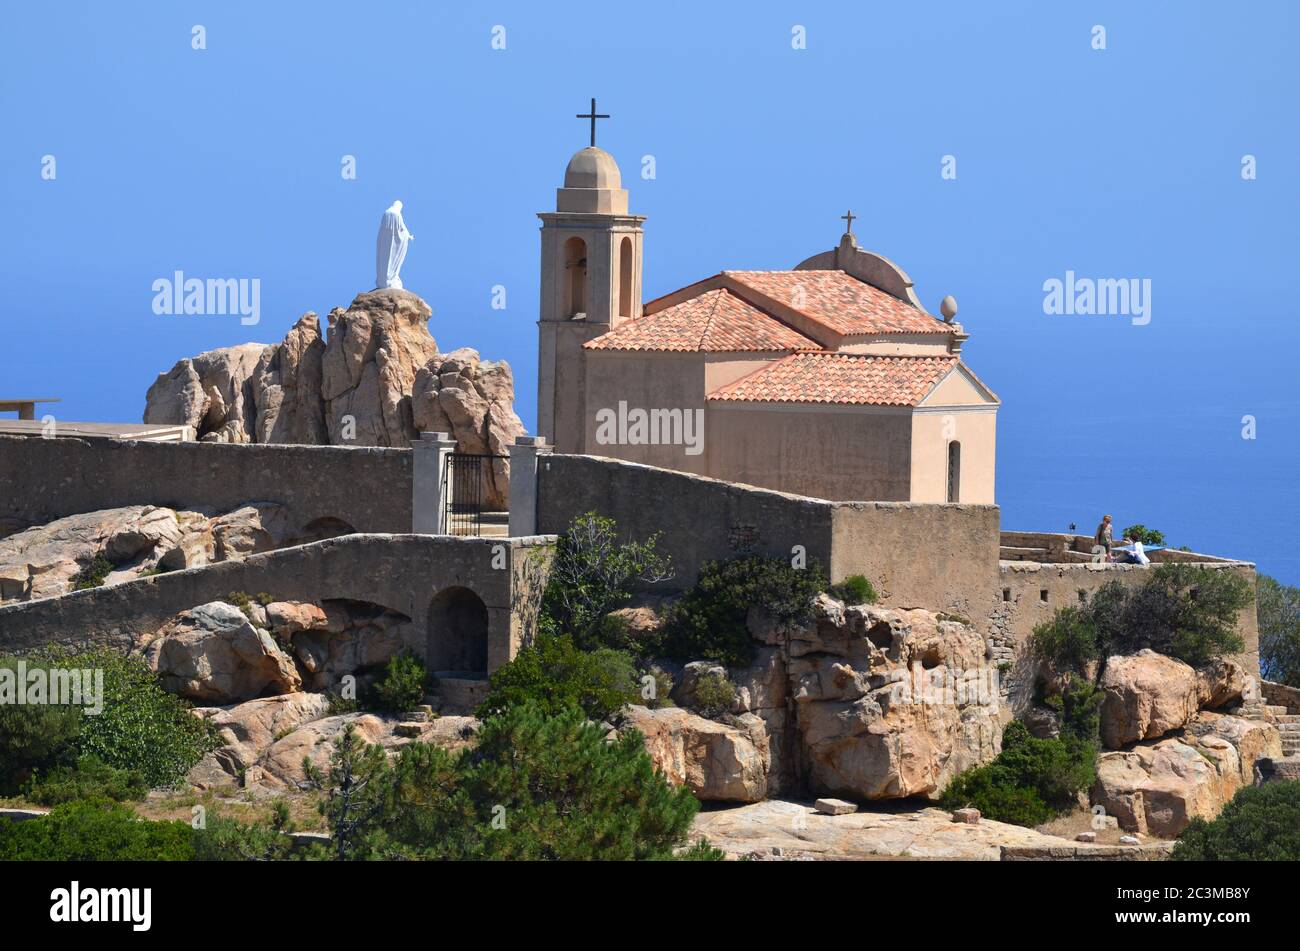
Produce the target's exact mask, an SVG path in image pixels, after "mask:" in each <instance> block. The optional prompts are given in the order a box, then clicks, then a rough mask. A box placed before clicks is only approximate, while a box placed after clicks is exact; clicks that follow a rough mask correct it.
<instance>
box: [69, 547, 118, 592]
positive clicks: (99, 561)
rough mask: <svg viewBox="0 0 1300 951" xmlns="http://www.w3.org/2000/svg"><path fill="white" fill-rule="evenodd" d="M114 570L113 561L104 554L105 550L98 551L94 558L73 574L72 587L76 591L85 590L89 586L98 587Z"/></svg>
mask: <svg viewBox="0 0 1300 951" xmlns="http://www.w3.org/2000/svg"><path fill="white" fill-rule="evenodd" d="M112 570H113V563H112V562H111V561H109V560H108V558H106V557H105V556H104V553H103V552H98V553H97V554H96V555H95V557H94V558H92V559H90V561H88V562H86V564H84V565H82V566H81V570H80V571H78V572H77V573H76V574H75V575H73V576H72V589H73V590H74V591H84V590H86V589H87V588H98V587H99V586H100V585H102V584H103V583H104V579H105V578H107V577H108V576H109V573H110V572H112Z"/></svg>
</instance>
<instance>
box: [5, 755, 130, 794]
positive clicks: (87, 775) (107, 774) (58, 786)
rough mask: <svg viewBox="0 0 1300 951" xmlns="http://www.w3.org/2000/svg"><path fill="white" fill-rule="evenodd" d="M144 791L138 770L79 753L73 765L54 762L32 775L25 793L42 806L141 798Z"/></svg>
mask: <svg viewBox="0 0 1300 951" xmlns="http://www.w3.org/2000/svg"><path fill="white" fill-rule="evenodd" d="M148 791H149V784H148V783H146V782H145V779H144V776H143V775H141V774H140V773H139V772H137V771H135V770H129V769H118V768H117V767H116V766H109V765H108V764H107V763H103V762H100V761H99V759H97V758H96V757H94V756H83V757H82V758H81V759H79V760H78V761H77V764H76V765H75V766H56V767H55V768H54V769H52V770H50V771H49V772H47V773H45V774H44V775H41V776H38V777H36V778H35V779H33V780H32V781H31V782H29V783H28V785H27V790H26V793H25V795H26V797H27V798H28V799H29V800H31V801H32V802H35V803H39V804H40V805H42V806H57V805H61V804H62V803H65V802H76V801H77V800H80V799H111V800H113V801H114V802H125V801H127V800H131V799H143V798H144V795H145V793H147V792H148Z"/></svg>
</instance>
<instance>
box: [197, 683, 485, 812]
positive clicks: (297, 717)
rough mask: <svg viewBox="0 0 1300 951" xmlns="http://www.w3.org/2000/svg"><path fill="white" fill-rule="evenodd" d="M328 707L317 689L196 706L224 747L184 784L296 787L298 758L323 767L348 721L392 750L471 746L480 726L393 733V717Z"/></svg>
mask: <svg viewBox="0 0 1300 951" xmlns="http://www.w3.org/2000/svg"><path fill="white" fill-rule="evenodd" d="M329 708H330V701H329V697H327V696H326V695H325V694H322V693H294V694H288V695H286V696H279V697H266V698H263V699H259V700H250V701H248V702H246V703H241V704H237V705H233V706H221V707H198V708H196V709H195V710H194V714H195V715H196V716H199V717H202V718H204V719H206V720H208V721H209V722H210V723H212V725H213V726H215V727H216V728H217V730H218V732H219V733H220V735H221V738H222V740H223V741H224V743H225V745H223V746H221V747H220V748H218V749H217V750H215V751H214V752H212V753H209V754H208V755H207V756H205V757H204V759H203V761H202V762H200V763H199V764H198V765H197V766H196V767H195V768H194V769H193V770H191V771H190V775H189V781H190V784H191V785H193V786H196V787H198V788H200V789H212V788H221V787H230V786H235V785H243V786H246V787H259V786H260V787H262V788H264V789H269V790H277V789H297V788H300V787H302V786H303V785H304V784H305V783H306V781H307V774H306V770H305V769H304V767H303V759H304V757H305V758H307V759H309V760H310V761H311V762H312V764H313V765H314V766H316V767H317V768H319V769H321V770H322V771H324V770H327V769H328V767H329V757H330V753H331V752H332V751H333V744H334V740H335V739H336V738H337V737H338V735H339V734H340V733H342V732H343V730H344V728H345V727H346V726H348V725H349V724H351V725H352V726H353V727H354V728H355V729H356V731H357V736H358V737H359V738H360V739H362V740H363V741H365V742H367V743H374V744H377V745H379V746H382V747H384V748H385V749H387V750H390V751H392V750H397V749H400V748H401V747H402V746H404V745H405V744H407V743H413V742H419V743H430V744H433V745H437V746H441V747H444V748H447V749H451V750H457V749H462V748H464V747H466V746H469V745H471V744H472V743H473V741H474V737H475V735H476V733H477V730H478V725H479V724H478V721H477V720H475V719H474V718H473V717H438V718H435V719H433V720H430V721H429V722H427V723H423V724H420V727H419V730H418V732H415V733H404V732H399V731H398V721H397V720H395V719H393V718H392V717H381V716H376V715H375V714H371V713H345V714H337V715H333V716H331V715H330V713H329Z"/></svg>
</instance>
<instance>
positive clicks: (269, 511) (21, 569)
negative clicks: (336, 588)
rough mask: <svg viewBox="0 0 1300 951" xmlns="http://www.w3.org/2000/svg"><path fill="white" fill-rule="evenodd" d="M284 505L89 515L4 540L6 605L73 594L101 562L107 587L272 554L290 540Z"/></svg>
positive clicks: (134, 509) (1, 597)
mask: <svg viewBox="0 0 1300 951" xmlns="http://www.w3.org/2000/svg"><path fill="white" fill-rule="evenodd" d="M286 536H287V516H286V514H285V511H284V509H283V507H282V506H279V505H275V504H270V503H250V504H248V505H245V506H241V507H240V508H239V509H236V510H234V511H231V512H225V513H222V514H218V515H212V514H210V513H205V512H197V511H186V510H177V509H169V508H161V507H158V506H154V505H129V506H124V507H122V508H115V509H103V510H101V511H97V512H85V513H83V514H80V515H71V516H68V517H67V518H60V519H56V520H55V521H52V522H49V523H47V524H45V525H37V526H33V527H31V528H27V529H24V530H22V531H19V532H16V533H14V534H12V535H9V536H8V537H6V538H3V539H0V602H2V601H29V600H33V599H36V598H48V597H54V596H56V595H61V594H67V593H68V592H69V591H71V590H73V588H74V587H75V581H76V576H77V574H78V573H79V572H80V571H81V570H82V569H83V568H85V567H86V566H87V565H89V564H90V563H91V562H92V561H94V559H95V558H96V556H101V555H102V556H103V557H104V558H105V559H107V560H108V562H109V564H110V565H111V566H112V570H111V571H109V573H108V574H107V576H106V577H105V578H104V583H105V584H116V583H117V582H119V581H129V580H132V579H134V578H138V577H141V576H142V575H143V574H144V573H145V572H148V571H152V570H159V571H172V570H176V569H180V568H193V567H196V566H198V565H206V564H211V563H213V562H218V561H226V560H228V559H232V558H242V557H244V556H245V555H250V554H254V553H256V552H262V551H271V550H272V549H275V548H278V547H280V546H282V545H284V544H285V543H286V541H288V539H287V537H286Z"/></svg>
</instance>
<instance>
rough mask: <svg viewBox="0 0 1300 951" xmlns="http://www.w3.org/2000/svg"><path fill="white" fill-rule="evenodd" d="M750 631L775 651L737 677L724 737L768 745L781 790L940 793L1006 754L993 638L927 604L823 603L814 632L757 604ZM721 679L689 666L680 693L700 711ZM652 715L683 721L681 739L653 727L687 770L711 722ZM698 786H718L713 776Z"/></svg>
mask: <svg viewBox="0 0 1300 951" xmlns="http://www.w3.org/2000/svg"><path fill="white" fill-rule="evenodd" d="M748 626H749V631H750V634H751V636H752V637H753V638H754V639H755V640H756V641H758V642H759V643H760V644H761V645H762V646H761V647H759V648H758V649H757V651H756V652H755V657H754V660H753V662H752V663H751V664H750V665H749V666H747V667H744V668H734V669H731V670H729V671H727V673H728V675H729V677H730V679H731V681H732V683H734V684H735V686H736V697H735V701H734V703H733V705H732V709H731V711H730V713H729V717H731V718H735V722H736V723H737V724H740V726H732V725H730V724H729V723H728V722H726V721H727V719H728V717H726V716H724V717H722V718H721V719H722V720H723V721H724V722H723V723H722V724H719V725H717V726H716V727H715V728H713V733H714V734H718V735H722V734H725V733H726V731H727V730H728V729H729V730H730V731H731V733H732V734H734V736H732V737H729V739H728V742H730V743H732V744H733V746H734V745H735V743H736V739H735V736H738V735H740V734H743V735H744V736H745V737H747V738H748V741H749V744H750V745H752V746H753V748H754V749H755V750H762V749H764V748H765V749H766V757H763V756H762V755H760V756H759V757H757V760H756V761H757V762H762V761H763V760H764V758H765V759H766V762H767V766H766V774H767V775H766V780H765V785H766V789H767V794H768V795H771V794H777V793H782V792H806V793H812V794H817V795H820V794H823V793H826V794H831V795H839V796H842V797H844V798H848V799H854V800H864V799H888V798H902V797H908V796H928V797H932V798H933V797H937V796H938V795H939V794H940V793H941V792H942V791H943V788H944V787H945V786H946V785H947V783H948V782H949V781H950V780H951V779H952V778H953V777H954V776H956V775H957V774H958V773H960V772H961V771H962V770H965V769H969V768H970V767H973V766H978V765H981V764H983V763H986V762H988V761H989V760H991V759H992V758H993V757H994V756H996V755H997V753H998V751H999V750H1000V748H1001V740H1002V727H1003V725H1004V722H1005V718H1006V716H1007V715H1008V714H1007V711H1006V708H1005V707H1004V705H1003V703H1002V696H1001V693H1000V692H999V690H998V688H997V683H996V673H995V668H992V667H990V666H989V664H988V661H987V648H986V646H985V643H984V639H983V638H982V637H981V636H980V635H979V633H978V632H976V631H975V630H974V629H973V628H971V627H970V626H969V625H968V624H966V623H964V622H962V621H959V620H955V619H952V618H949V617H946V616H943V615H936V614H933V613H931V612H929V611H921V610H890V609H886V608H877V607H872V606H869V605H856V606H848V607H846V606H845V605H844V604H842V603H841V602H839V601H837V600H835V599H834V598H831V597H830V596H828V595H822V596H820V597H819V598H818V599H817V602H816V604H815V606H814V617H813V619H812V621H811V622H810V623H808V624H804V625H797V624H795V625H785V624H778V623H775V622H773V621H772V619H771V618H769V617H767V616H765V615H764V614H763V613H762V612H761V611H758V610H753V611H751V612H750V617H749V621H748ZM708 671H715V672H716V665H708V664H699V663H693V664H688V665H686V667H685V668H680V669H679V670H678V674H679V676H680V680H679V683H678V686H677V687H676V688H675V689H674V692H673V696H674V698H675V699H677V700H678V702H679V703H683V702H685V703H689V702H690V700H691V696H690V695H691V693H692V686H691V685H692V682H693V679H698V675H699V674H700V673H702V672H708ZM640 716H641V717H642V719H648V718H650V719H654V720H656V721H659V722H661V723H672V724H673V725H674V728H675V729H676V731H677V732H676V733H674V730H673V729H669V730H667V735H666V736H664V735H663V733H664V731H662V730H661V731H660V733H659V734H655V735H656V737H657V738H656V739H653V740H652V739H651V738H650V737H651V736H652V733H653V731H646V730H643V732H646V733H647V747H648V748H650V749H651V755H652V756H653V757H655V758H656V762H659V763H660V765H661V766H662V767H663V768H664V769H665V772H667V773H668V774H669V776H670V777H675V776H686V775H687V774H688V770H687V769H686V768H685V767H683V766H678V765H677V764H678V763H679V762H682V761H683V759H684V758H685V759H689V757H688V755H687V752H686V748H687V746H688V741H687V740H684V739H679V738H678V734H681V735H687V734H688V733H690V731H692V730H694V731H696V732H698V731H699V729H700V727H699V724H698V723H697V722H696V721H698V720H699V719H700V718H699V717H696V716H694V715H692V714H689V713H686V712H684V711H664V710H655V711H647V712H646V713H643V714H640ZM704 722H705V723H708V722H710V721H704ZM760 729H761V734H760V732H759V731H760ZM714 742H717V741H716V740H715V741H714ZM728 755H729V756H731V757H732V760H731V761H732V762H733V763H734V762H738V761H739V757H737V756H735V754H732V753H729V754H728ZM701 758H702V754H700V755H697V757H696V759H697V760H700V759H701ZM704 772H706V771H705V770H704V769H703V768H701V769H698V770H697V773H699V774H703V773H704ZM682 781H686V782H688V785H691V784H692V783H691V781H690V780H689V779H684V780H682ZM696 785H698V786H701V787H703V786H705V785H707V784H706V782H705V780H704V779H702V778H701V779H697V780H695V781H694V784H693V785H692V788H695V786H696ZM724 785H725V784H724ZM759 785H760V784H759V783H757V782H748V783H742V784H738V785H737V786H733V787H732V789H733V791H732V792H731V793H729V794H728V795H725V796H711V798H727V799H733V800H736V801H746V800H744V799H743V798H742V793H740V792H738V791H737V790H738V789H739V788H740V787H743V789H744V792H743V795H753V794H754V791H755V790H756V789H757V788H758V787H759Z"/></svg>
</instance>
